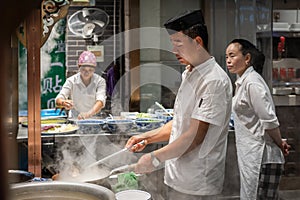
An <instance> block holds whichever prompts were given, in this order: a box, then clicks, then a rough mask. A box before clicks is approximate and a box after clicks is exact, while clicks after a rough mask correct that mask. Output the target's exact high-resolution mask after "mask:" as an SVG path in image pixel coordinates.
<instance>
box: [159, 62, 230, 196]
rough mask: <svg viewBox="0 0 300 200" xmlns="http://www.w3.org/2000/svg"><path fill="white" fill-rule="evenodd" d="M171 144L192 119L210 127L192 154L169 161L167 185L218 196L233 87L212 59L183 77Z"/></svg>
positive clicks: (177, 188) (198, 193)
mask: <svg viewBox="0 0 300 200" xmlns="http://www.w3.org/2000/svg"><path fill="white" fill-rule="evenodd" d="M182 79H183V80H182V83H181V85H180V88H179V91H178V94H177V97H176V100H175V105H174V119H173V125H172V131H171V136H170V141H169V143H172V142H173V141H174V140H176V139H177V138H178V137H179V136H180V135H181V134H183V133H184V132H185V131H187V130H188V128H189V126H190V120H191V118H193V119H197V120H201V121H204V122H208V123H210V125H209V128H208V131H207V134H206V136H205V138H204V141H203V142H202V144H201V145H199V146H198V147H197V148H196V149H194V150H193V151H191V152H190V153H188V154H186V155H184V156H182V157H180V158H174V159H171V160H167V161H166V164H165V183H166V184H167V185H168V186H170V187H172V188H173V189H175V190H177V191H179V192H182V193H186V194H191V195H215V194H219V193H221V191H222V188H223V181H224V171H225V156H226V148H227V134H228V126H229V120H230V114H231V99H232V86H231V81H230V79H229V77H228V76H227V74H226V73H225V71H224V70H223V69H222V68H221V67H220V66H219V65H218V64H217V63H216V61H215V59H214V58H213V57H212V58H210V59H209V60H207V61H206V62H205V63H203V64H201V65H199V66H196V67H195V68H194V69H193V70H192V71H191V72H188V71H184V73H183V75H182Z"/></svg>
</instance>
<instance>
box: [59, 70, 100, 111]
mask: <svg viewBox="0 0 300 200" xmlns="http://www.w3.org/2000/svg"><path fill="white" fill-rule="evenodd" d="M56 98H63V99H72V100H73V102H74V107H75V108H74V109H75V110H76V111H77V112H79V113H81V112H88V111H89V110H90V109H91V108H92V107H93V106H94V105H95V103H96V101H97V100H100V101H102V102H103V105H105V102H106V81H105V79H104V78H102V77H101V76H99V75H98V74H95V73H94V74H93V76H92V79H91V83H90V84H89V85H88V86H85V84H84V83H83V82H82V80H81V78H80V72H78V73H77V74H74V75H73V76H71V77H69V78H67V80H66V82H65V83H64V85H63V87H62V89H61V91H60V92H59V94H58V95H57V97H56Z"/></svg>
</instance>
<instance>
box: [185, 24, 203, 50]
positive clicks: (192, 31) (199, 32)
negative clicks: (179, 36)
mask: <svg viewBox="0 0 300 200" xmlns="http://www.w3.org/2000/svg"><path fill="white" fill-rule="evenodd" d="M182 32H183V33H184V34H185V35H187V36H189V37H191V38H192V39H194V38H196V37H197V36H200V37H201V38H202V40H203V45H204V48H205V49H206V50H207V51H208V32H207V27H206V26H205V25H204V24H195V25H194V26H192V27H190V28H188V29H186V30H184V31H182Z"/></svg>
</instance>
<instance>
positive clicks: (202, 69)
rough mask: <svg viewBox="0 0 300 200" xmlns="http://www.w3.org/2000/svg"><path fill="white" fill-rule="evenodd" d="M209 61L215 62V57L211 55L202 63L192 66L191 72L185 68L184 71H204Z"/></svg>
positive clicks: (208, 65)
mask: <svg viewBox="0 0 300 200" xmlns="http://www.w3.org/2000/svg"><path fill="white" fill-rule="evenodd" d="M211 62H215V58H214V57H213V56H211V57H210V59H208V60H206V61H205V62H204V63H201V64H199V65H197V66H194V67H193V70H192V71H191V72H189V71H187V70H185V71H186V72H187V73H189V74H191V73H193V72H194V71H198V72H201V73H205V72H204V71H206V70H207V68H209V67H210V64H211Z"/></svg>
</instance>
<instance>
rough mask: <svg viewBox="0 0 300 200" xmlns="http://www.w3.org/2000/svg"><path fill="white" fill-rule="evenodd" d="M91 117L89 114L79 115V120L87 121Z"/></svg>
mask: <svg viewBox="0 0 300 200" xmlns="http://www.w3.org/2000/svg"><path fill="white" fill-rule="evenodd" d="M90 117H91V116H90V114H89V113H88V112H87V113H83V112H82V113H80V114H79V115H78V117H77V118H78V119H87V118H90Z"/></svg>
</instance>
